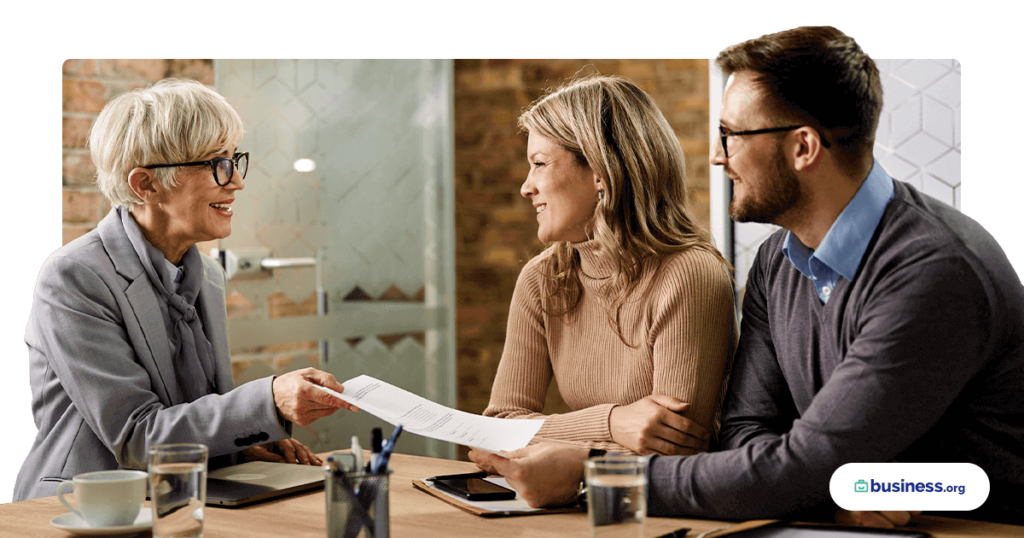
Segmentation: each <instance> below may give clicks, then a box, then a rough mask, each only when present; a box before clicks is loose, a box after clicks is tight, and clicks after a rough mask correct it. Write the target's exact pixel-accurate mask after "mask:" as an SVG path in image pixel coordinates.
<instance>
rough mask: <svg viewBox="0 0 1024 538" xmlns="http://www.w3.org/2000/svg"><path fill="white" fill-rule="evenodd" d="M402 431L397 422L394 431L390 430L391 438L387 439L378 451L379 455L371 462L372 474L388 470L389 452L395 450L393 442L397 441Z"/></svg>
mask: <svg viewBox="0 0 1024 538" xmlns="http://www.w3.org/2000/svg"><path fill="white" fill-rule="evenodd" d="M401 433H402V425H401V424H399V425H398V426H396V427H395V431H393V432H391V439H388V442H387V444H385V445H384V448H383V449H382V450H381V451H380V455H379V456H377V460H376V461H374V463H373V474H381V473H385V472H387V470H388V460H389V459H390V458H391V452H392V451H394V450H395V442H396V441H398V436H399V435H400V434H401Z"/></svg>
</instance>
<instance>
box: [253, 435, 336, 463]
mask: <svg viewBox="0 0 1024 538" xmlns="http://www.w3.org/2000/svg"><path fill="white" fill-rule="evenodd" d="M243 452H245V455H246V456H249V457H250V458H252V459H254V460H260V461H276V462H279V463H301V464H303V465H323V464H324V462H323V460H321V459H320V458H318V457H317V455H316V454H314V453H313V451H312V450H310V449H309V448H308V447H306V445H304V444H302V443H300V442H298V441H296V440H295V439H283V440H281V441H275V442H273V443H267V444H265V445H259V446H254V447H249V448H247V449H245V450H243Z"/></svg>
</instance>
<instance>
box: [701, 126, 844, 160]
mask: <svg viewBox="0 0 1024 538" xmlns="http://www.w3.org/2000/svg"><path fill="white" fill-rule="evenodd" d="M801 127H804V125H790V126H788V127H769V128H767V129H755V130H753V131H739V132H736V133H726V132H723V131H722V126H721V125H719V126H718V136H719V138H721V139H722V152H724V153H725V158H726V159H728V158H729V145H728V144H727V142H726V140H727V139H728V137H730V136H747V135H756V134H765V133H781V132H783V131H792V130H794V129H799V128H801ZM811 128H812V129H814V132H816V133H818V138H820V139H821V145H822V146H824V147H825V149H828V148H831V147H832V144H829V142H828V140H825V135H823V134H821V131H819V130H818V129H817V128H814V127H811Z"/></svg>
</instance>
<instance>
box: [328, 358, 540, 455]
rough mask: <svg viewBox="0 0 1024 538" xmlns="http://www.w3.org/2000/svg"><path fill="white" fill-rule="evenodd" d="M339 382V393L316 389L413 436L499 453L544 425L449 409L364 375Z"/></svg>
mask: <svg viewBox="0 0 1024 538" xmlns="http://www.w3.org/2000/svg"><path fill="white" fill-rule="evenodd" d="M342 385H344V386H345V392H343V393H338V392H335V391H333V390H331V389H328V388H326V387H319V386H318V387H317V388H319V389H320V390H323V391H326V392H329V393H330V394H332V395H334V396H336V397H338V398H341V399H342V400H344V401H346V402H348V403H350V404H353V405H355V406H358V407H359V408H361V409H362V410H363V411H366V412H368V413H370V414H371V415H373V416H375V417H377V418H380V419H382V420H384V421H386V422H388V423H390V424H393V425H396V426H397V425H399V424H401V425H402V427H403V428H404V429H405V430H407V431H409V432H411V433H415V434H416V435H422V436H424V437H430V438H431V439H438V440H440V441H448V442H451V443H456V444H460V445H465V446H468V447H472V448H476V449H479V450H483V451H486V452H493V453H495V454H500V455H503V456H504V455H506V454H507V451H511V450H516V449H518V448H523V447H524V446H526V445H527V444H528V443H529V442H530V439H533V436H534V435H536V434H537V431H538V430H540V427H541V425H543V424H544V419H526V420H513V419H501V418H492V417H482V416H480V415H474V414H472V413H466V412H464V411H459V410H457V409H451V408H449V407H445V406H443V405H441V404H438V403H434V402H432V401H430V400H427V399H426V398H423V397H421V396H417V395H415V394H413V393H411V392H409V391H407V390H403V389H400V388H398V387H396V386H394V385H391V384H389V383H386V382H384V381H381V380H379V379H375V378H373V377H370V376H366V375H361V376H359V377H354V378H352V379H349V380H348V381H345V382H343V383H342Z"/></svg>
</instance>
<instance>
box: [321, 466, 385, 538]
mask: <svg viewBox="0 0 1024 538" xmlns="http://www.w3.org/2000/svg"><path fill="white" fill-rule="evenodd" d="M324 472H325V473H327V483H326V492H327V538H388V537H389V535H390V530H389V524H388V523H389V519H390V518H389V515H388V505H389V504H390V503H389V501H388V491H389V479H390V475H391V471H388V472H387V473H386V474H370V473H364V472H353V473H346V472H343V471H334V470H328V471H324Z"/></svg>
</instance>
